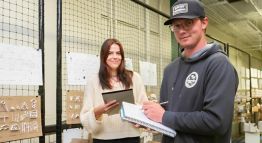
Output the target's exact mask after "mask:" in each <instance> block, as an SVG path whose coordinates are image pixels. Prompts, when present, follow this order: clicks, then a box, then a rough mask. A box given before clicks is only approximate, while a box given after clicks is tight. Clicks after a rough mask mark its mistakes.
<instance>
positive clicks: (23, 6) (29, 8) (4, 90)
mask: <svg viewBox="0 0 262 143" xmlns="http://www.w3.org/2000/svg"><path fill="white" fill-rule="evenodd" d="M0 43H1V44H6V45H15V46H24V47H31V48H35V49H38V48H39V1H38V0H0ZM21 54H23V53H21ZM13 66H16V65H13ZM17 66H18V65H17ZM38 90H39V86H34V85H0V97H1V96H29V95H39V93H38ZM12 142H30V143H31V142H39V138H31V139H22V140H17V141H11V143H12Z"/></svg>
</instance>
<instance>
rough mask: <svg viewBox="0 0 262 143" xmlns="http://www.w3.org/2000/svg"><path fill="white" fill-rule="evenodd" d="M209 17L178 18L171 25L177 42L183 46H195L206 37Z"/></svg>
mask: <svg viewBox="0 0 262 143" xmlns="http://www.w3.org/2000/svg"><path fill="white" fill-rule="evenodd" d="M207 24H208V19H207V18H204V19H200V18H195V19H176V20H174V21H173V23H172V25H171V30H172V31H173V32H174V34H175V37H176V40H177V42H178V43H179V44H180V45H181V47H182V48H194V47H196V46H197V44H198V43H199V41H200V40H201V39H202V38H204V35H205V29H206V27H207Z"/></svg>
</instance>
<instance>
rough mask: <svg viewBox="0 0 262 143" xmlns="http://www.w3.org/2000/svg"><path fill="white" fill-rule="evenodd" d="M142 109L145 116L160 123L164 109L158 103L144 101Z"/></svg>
mask: <svg viewBox="0 0 262 143" xmlns="http://www.w3.org/2000/svg"><path fill="white" fill-rule="evenodd" d="M142 109H143V110H144V114H145V115H146V116H147V118H149V119H151V120H153V121H155V122H158V123H162V117H163V115H164V112H165V110H164V108H162V107H161V105H160V104H159V103H155V102H152V101H147V102H144V103H143V106H142Z"/></svg>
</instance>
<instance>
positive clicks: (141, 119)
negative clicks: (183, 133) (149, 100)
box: [120, 102, 176, 137]
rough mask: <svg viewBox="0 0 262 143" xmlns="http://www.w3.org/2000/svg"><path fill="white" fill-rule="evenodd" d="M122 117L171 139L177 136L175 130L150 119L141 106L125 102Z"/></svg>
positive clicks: (121, 111) (121, 112)
mask: <svg viewBox="0 0 262 143" xmlns="http://www.w3.org/2000/svg"><path fill="white" fill-rule="evenodd" d="M120 116H121V118H122V119H124V120H127V121H129V122H133V123H137V124H139V125H142V126H145V127H148V128H150V129H153V130H156V131H158V132H160V133H163V134H165V135H168V136H170V137H175V136H176V131H175V130H173V129H171V128H169V127H167V126H165V125H163V124H161V123H157V122H154V121H152V120H150V119H148V118H147V117H146V116H145V114H144V113H143V111H142V109H141V106H139V105H135V104H131V103H127V102H123V103H122V107H121V110H120Z"/></svg>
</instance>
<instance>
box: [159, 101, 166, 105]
mask: <svg viewBox="0 0 262 143" xmlns="http://www.w3.org/2000/svg"><path fill="white" fill-rule="evenodd" d="M167 103H168V101H165V102H161V103H159V104H160V105H165V104H167Z"/></svg>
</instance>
